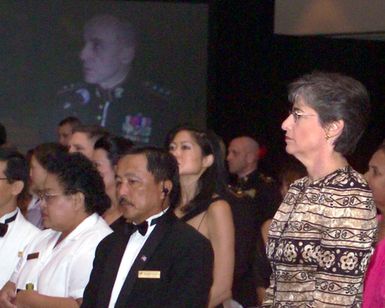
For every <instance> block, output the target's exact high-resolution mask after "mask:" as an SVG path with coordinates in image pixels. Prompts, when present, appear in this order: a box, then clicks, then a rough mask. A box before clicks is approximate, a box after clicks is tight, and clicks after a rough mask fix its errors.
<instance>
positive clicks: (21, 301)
mask: <svg viewBox="0 0 385 308" xmlns="http://www.w3.org/2000/svg"><path fill="white" fill-rule="evenodd" d="M37 294H38V293H37V292H36V291H32V290H27V291H25V290H22V291H19V292H17V294H16V301H15V303H16V306H17V308H28V307H30V304H31V302H33V297H34V296H36V295H37Z"/></svg>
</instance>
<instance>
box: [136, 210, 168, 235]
mask: <svg viewBox="0 0 385 308" xmlns="http://www.w3.org/2000/svg"><path fill="white" fill-rule="evenodd" d="M163 217H164V215H161V216H159V217H157V218H155V219H152V220H151V224H150V226H153V225H156V224H157V223H158V222H159V221H160V220H161V219H162V218H163ZM147 230H148V222H147V220H145V221H143V222H142V223H140V224H138V225H134V224H132V229H131V234H132V233H134V232H135V231H139V233H140V234H141V235H142V236H145V235H146V233H147Z"/></svg>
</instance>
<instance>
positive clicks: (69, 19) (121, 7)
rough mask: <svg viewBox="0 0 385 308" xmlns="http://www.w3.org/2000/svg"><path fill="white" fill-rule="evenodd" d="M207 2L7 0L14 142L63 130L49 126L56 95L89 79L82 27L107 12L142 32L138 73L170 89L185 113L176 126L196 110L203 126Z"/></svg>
mask: <svg viewBox="0 0 385 308" xmlns="http://www.w3.org/2000/svg"><path fill="white" fill-rule="evenodd" d="M208 7H209V6H208V4H207V3H189V2H181V3H179V2H178V3H176V2H175V1H174V2H162V1H157V2H149V1H95V0H83V1H78V0H16V1H14V0H2V1H0V31H1V33H0V50H1V56H2V58H1V61H0V69H1V73H2V74H0V89H1V91H0V106H1V107H0V122H3V123H4V124H5V125H6V127H7V128H8V130H9V135H10V139H11V141H13V143H14V144H16V145H17V146H18V147H19V148H20V149H21V150H23V151H25V150H27V149H29V148H31V147H34V146H35V145H36V144H37V143H40V142H42V141H51V140H52V139H53V138H54V136H55V134H54V132H55V130H56V127H51V126H55V125H52V124H51V125H49V126H48V123H49V122H50V121H49V118H50V117H52V115H51V114H50V113H51V112H52V110H54V108H52V106H53V105H54V103H55V101H56V100H55V95H56V93H57V92H58V91H59V90H60V89H62V88H63V87H64V86H65V85H67V86H68V85H70V84H72V83H79V82H81V81H82V74H81V63H80V60H79V53H80V50H81V48H82V45H83V38H82V31H83V26H84V23H85V22H86V21H87V20H88V19H90V18H91V17H92V16H94V15H95V14H103V13H104V14H106V13H109V14H113V15H116V16H119V17H124V18H126V19H127V20H128V21H130V22H131V23H132V24H133V25H134V27H135V28H136V29H137V31H138V38H139V46H138V48H137V51H136V57H135V59H134V62H133V70H132V72H133V77H132V78H133V79H135V80H136V82H137V83H140V84H150V87H156V88H158V89H162V91H163V92H160V91H159V92H160V93H166V92H167V93H170V94H167V95H164V96H165V97H164V99H165V100H167V101H168V105H169V106H172V108H170V109H172V110H170V113H172V114H177V115H178V116H176V117H175V123H172V124H175V125H176V124H177V123H178V120H180V121H183V122H185V121H186V120H187V113H189V114H188V118H189V119H191V120H192V122H194V124H195V125H198V126H204V125H205V124H206V109H207V106H206V93H207V40H208ZM55 118H56V117H55ZM172 124H171V125H172ZM167 126H168V127H170V124H168V125H167ZM159 143H161V142H159Z"/></svg>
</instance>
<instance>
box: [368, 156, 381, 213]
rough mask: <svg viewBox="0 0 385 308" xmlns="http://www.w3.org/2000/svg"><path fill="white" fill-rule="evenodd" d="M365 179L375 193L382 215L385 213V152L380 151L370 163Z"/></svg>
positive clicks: (374, 197)
mask: <svg viewBox="0 0 385 308" xmlns="http://www.w3.org/2000/svg"><path fill="white" fill-rule="evenodd" d="M368 167H369V168H368V171H367V172H366V173H365V178H366V180H367V181H368V183H369V187H370V189H371V190H372V193H373V199H374V202H375V204H376V206H377V208H378V209H379V210H380V211H381V213H382V214H384V213H385V152H384V151H383V150H378V151H377V152H375V153H374V154H373V156H372V157H371V159H370V161H369V166H368Z"/></svg>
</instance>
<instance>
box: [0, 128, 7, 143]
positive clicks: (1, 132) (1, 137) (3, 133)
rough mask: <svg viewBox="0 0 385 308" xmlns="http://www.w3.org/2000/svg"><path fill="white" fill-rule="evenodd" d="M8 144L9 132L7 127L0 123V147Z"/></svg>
mask: <svg viewBox="0 0 385 308" xmlns="http://www.w3.org/2000/svg"><path fill="white" fill-rule="evenodd" d="M5 143H7V130H6V129H5V126H4V125H3V124H1V123H0V146H2V145H4V144H5Z"/></svg>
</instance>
